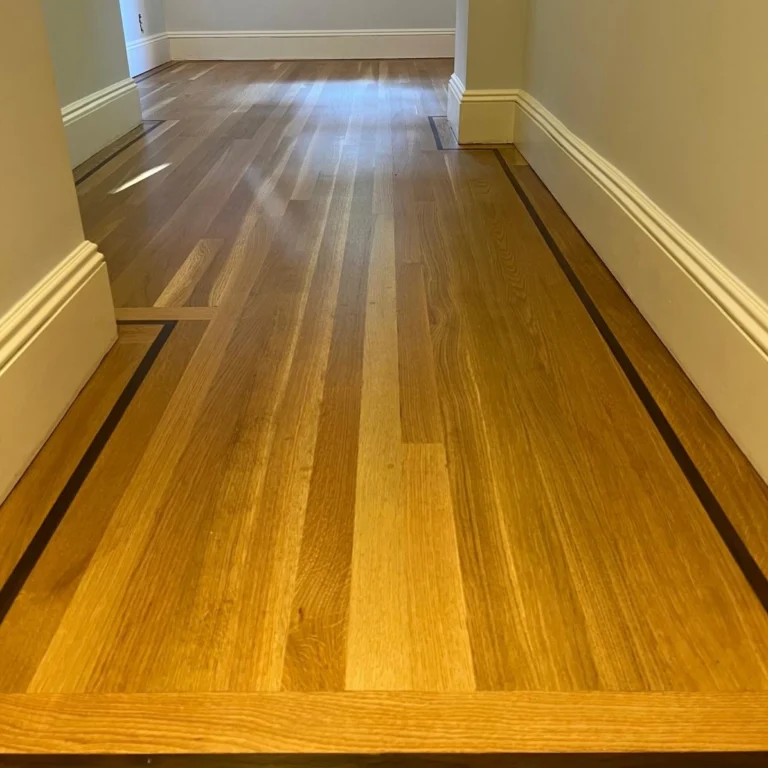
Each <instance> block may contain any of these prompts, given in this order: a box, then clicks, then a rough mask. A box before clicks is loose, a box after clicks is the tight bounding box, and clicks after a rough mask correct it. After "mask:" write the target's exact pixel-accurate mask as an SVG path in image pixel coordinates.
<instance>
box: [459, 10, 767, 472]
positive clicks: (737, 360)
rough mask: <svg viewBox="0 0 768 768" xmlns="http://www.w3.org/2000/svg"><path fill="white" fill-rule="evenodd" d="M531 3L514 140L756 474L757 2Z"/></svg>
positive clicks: (763, 403) (761, 399) (760, 332)
mask: <svg viewBox="0 0 768 768" xmlns="http://www.w3.org/2000/svg"><path fill="white" fill-rule="evenodd" d="M472 1H473V0H470V2H472ZM475 1H476V0H475ZM530 5H531V7H530V17H529V24H528V40H527V55H526V74H525V77H524V89H525V91H526V92H527V93H528V94H530V96H531V97H533V100H526V98H525V97H524V99H523V103H522V104H521V109H520V110H519V115H518V125H517V128H516V134H515V138H516V141H517V143H518V144H519V145H520V147H521V148H522V150H523V153H524V154H525V155H526V157H527V159H528V160H529V162H531V164H532V166H533V167H534V169H535V170H536V171H537V172H538V173H539V175H540V176H541V177H542V178H543V179H544V181H545V182H546V183H547V185H548V186H549V187H550V189H551V190H552V191H553V192H554V194H555V195H556V196H557V197H558V199H559V200H560V202H561V204H562V205H563V207H564V208H565V210H566V211H567V212H568V214H569V215H570V216H571V217H572V218H573V219H574V221H575V222H576V224H577V225H578V226H579V227H580V229H581V230H582V231H583V232H584V234H585V235H586V236H587V237H588V239H589V240H590V241H591V242H592V244H593V246H594V247H595V249H596V250H597V252H598V253H599V254H600V256H601V257H602V258H603V260H604V261H605V262H606V263H607V264H608V266H609V267H610V268H611V270H612V271H613V272H614V274H615V275H616V276H617V277H618V278H619V280H620V281H621V282H622V284H623V285H624V287H625V288H626V289H627V291H628V293H629V294H630V296H631V297H632V299H633V300H634V301H635V303H636V304H637V305H638V306H639V307H640V309H641V310H642V311H643V313H644V314H645V316H646V317H647V318H648V319H649V321H650V322H651V323H652V324H653V325H654V327H655V329H656V330H657V332H659V334H660V336H661V337H662V339H663V340H664V342H665V343H666V344H667V346H668V347H669V348H670V349H671V350H672V352H673V353H674V354H675V356H676V357H677V358H678V360H679V361H680V362H681V363H682V365H683V367H684V368H685V369H686V371H687V372H688V374H689V375H690V376H691V378H692V380H693V381H694V383H695V384H696V385H697V386H698V387H699V389H700V390H701V391H702V392H703V394H704V395H705V397H707V399H708V401H709V402H710V404H711V405H712V406H713V408H714V409H715V411H716V412H717V413H718V415H719V416H720V417H721V419H722V421H723V423H724V424H725V425H726V427H728V429H729V430H730V431H731V433H732V434H733V435H734V437H736V439H737V441H738V442H739V443H740V444H741V446H742V448H744V450H745V451H746V453H747V454H748V455H749V456H750V458H751V459H752V461H753V462H754V463H755V465H756V466H757V467H758V469H759V470H760V471H761V472H762V474H763V475H764V476H765V477H767V478H768V397H766V392H768V357H767V356H766V351H768V307H767V306H766V301H767V300H768V248H766V236H765V227H764V226H763V220H764V218H765V211H766V210H768V186H767V185H766V183H765V169H766V167H768V149H767V145H766V141H765V139H766V127H767V126H768V100H766V99H765V97H764V93H765V84H766V82H768V55H766V45H765V30H766V29H768V2H765V0H728V1H727V2H724V0H621V1H617V0H578V2H574V0H531V3H530Z"/></svg>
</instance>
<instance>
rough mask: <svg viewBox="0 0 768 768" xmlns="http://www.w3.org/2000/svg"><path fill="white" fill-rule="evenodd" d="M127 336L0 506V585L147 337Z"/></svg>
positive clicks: (126, 333)
mask: <svg viewBox="0 0 768 768" xmlns="http://www.w3.org/2000/svg"><path fill="white" fill-rule="evenodd" d="M158 332H159V328H156V327H155V328H151V329H150V330H149V333H150V334H154V335H155V336H156V335H157V333H158ZM144 335H145V329H142V336H144ZM132 337H133V333H132V331H131V329H126V328H119V329H118V340H117V343H116V344H115V345H114V347H113V348H112V349H111V350H110V352H109V353H108V354H107V356H106V357H105V358H104V360H103V361H102V363H101V365H100V366H99V368H98V369H97V370H96V372H95V373H94V375H93V377H92V378H91V379H90V381H89V382H88V383H87V384H86V385H85V387H84V389H83V391H82V392H81V393H80V395H79V396H78V398H77V399H76V400H75V402H74V403H73V404H72V406H71V407H70V409H69V410H68V411H67V413H66V414H65V416H64V418H63V419H62V421H61V423H60V424H59V426H58V427H57V428H56V430H55V431H54V432H53V434H52V435H51V437H50V438H49V439H48V441H47V442H46V444H45V445H44V446H43V448H42V449H41V451H40V453H38V455H37V456H36V457H35V459H34V461H33V462H32V464H31V465H30V466H29V468H28V469H27V471H26V472H25V473H24V475H23V476H22V477H21V479H20V480H19V482H18V483H17V484H16V486H15V487H14V489H13V490H12V491H11V494H10V495H9V496H8V498H7V499H6V500H5V502H4V503H3V504H2V505H0V584H4V583H5V581H6V579H7V578H8V576H9V575H10V574H11V572H12V571H13V569H14V567H15V565H16V563H17V562H18V560H19V558H20V557H21V555H22V553H23V552H24V550H25V549H26V547H27V545H28V544H29V542H30V540H31V539H32V537H33V536H34V534H35V532H36V531H37V529H38V528H39V527H40V524H41V523H42V521H43V519H44V518H45V516H46V514H47V513H48V510H49V509H50V508H51V506H52V505H53V503H54V502H55V500H56V498H57V497H58V496H59V494H60V493H61V491H62V489H63V488H64V486H65V485H66V483H67V481H68V480H69V478H70V476H71V475H72V473H73V472H74V470H75V467H76V466H77V464H78V462H79V461H80V459H81V458H82V456H83V454H84V453H85V451H86V450H87V448H88V446H89V445H90V444H91V441H92V440H93V438H94V436H95V435H96V433H97V432H98V430H99V428H100V427H101V425H102V424H103V423H104V419H105V418H106V417H107V414H108V413H109V411H110V410H111V409H112V406H113V405H114V404H115V402H116V401H117V398H118V397H119V396H120V393H121V392H122V391H123V389H124V388H125V385H126V384H127V383H128V380H129V379H130V378H131V376H132V375H133V372H134V371H135V370H136V366H137V365H138V364H139V362H140V361H141V359H142V357H143V356H144V353H145V352H146V350H147V348H148V347H149V344H151V341H152V340H151V339H146V338H144V339H143V343H141V344H133V343H129V341H130V339H131V338H132Z"/></svg>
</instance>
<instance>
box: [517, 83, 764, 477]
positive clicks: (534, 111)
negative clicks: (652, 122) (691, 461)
mask: <svg viewBox="0 0 768 768" xmlns="http://www.w3.org/2000/svg"><path fill="white" fill-rule="evenodd" d="M516 108H517V110H518V115H517V118H516V135H515V143H516V144H517V146H518V147H519V149H520V150H521V152H522V153H523V155H524V156H525V158H526V159H527V160H528V162H529V163H530V164H531V166H532V167H533V168H534V170H535V171H536V172H537V173H538V174H539V176H540V177H541V178H542V180H543V181H544V183H545V184H546V185H547V186H548V187H549V189H550V190H551V191H552V193H553V194H554V195H555V197H556V198H557V199H558V201H559V202H560V204H561V205H562V206H563V208H564V209H565V211H566V212H567V213H568V215H569V216H570V217H571V218H572V219H573V221H574V222H575V223H576V225H577V226H578V227H579V229H580V230H581V231H582V232H583V233H584V235H585V237H586V238H587V239H588V240H589V242H590V243H591V244H592V246H593V247H594V248H595V250H596V251H597V253H598V254H599V255H600V257H601V258H602V260H603V261H604V262H605V263H606V265H607V266H608V268H609V269H610V270H611V271H612V272H613V274H614V275H615V276H616V278H617V279H618V280H619V282H620V283H621V284H622V286H623V287H624V289H625V290H626V291H627V293H628V294H629V296H630V297H631V299H632V301H633V302H634V303H635V304H636V305H637V307H638V308H639V309H640V311H641V312H642V313H643V315H644V316H645V317H646V319H647V320H648V321H649V322H650V324H651V325H652V326H653V328H654V329H655V331H656V332H657V333H658V335H659V336H660V338H661V339H662V340H663V342H664V343H665V344H666V346H667V347H668V348H669V349H670V351H671V352H672V354H673V355H674V356H675V357H676V358H677V360H678V362H679V363H680V364H681V365H682V367H683V369H684V370H685V371H686V373H687V374H688V376H689V377H690V378H691V380H692V381H693V383H694V384H695V385H696V387H697V388H698V389H699V391H700V392H701V393H702V395H703V396H704V397H705V399H706V400H707V402H708V403H709V404H710V406H711V407H712V408H713V409H714V411H715V413H716V414H717V415H718V417H719V418H720V420H721V421H722V423H723V424H724V425H725V427H726V428H727V429H728V431H729V432H730V433H731V435H732V436H733V437H734V439H735V440H736V442H737V443H738V444H739V445H740V447H741V448H742V450H743V451H744V453H745V454H746V455H747V456H748V457H749V459H750V460H751V461H752V463H753V464H754V466H755V467H756V469H757V470H758V472H760V474H761V475H762V476H763V478H765V479H766V480H768V429H767V428H766V425H768V397H766V396H765V393H766V392H768V306H766V304H765V303H764V302H762V301H761V300H760V299H759V298H758V297H757V296H756V295H755V294H754V293H753V292H752V291H750V290H749V288H747V286H745V285H744V284H743V283H742V282H741V281H740V280H739V279H738V278H737V277H736V276H735V275H733V274H732V273H731V272H730V271H729V270H727V269H726V268H725V267H724V266H723V265H722V264H721V263H720V262H719V261H718V260H717V258H716V257H715V256H714V255H713V254H711V253H710V252H709V251H707V250H706V249H705V248H704V246H703V245H701V243H699V242H697V241H696V239H695V238H694V237H693V236H692V235H691V234H690V233H688V232H686V231H685V230H684V229H683V228H682V227H680V226H679V225H678V224H677V223H676V222H675V221H674V220H673V219H672V218H671V217H670V216H669V215H668V214H667V213H665V212H664V211H663V210H661V208H659V207H658V206H657V205H656V204H655V203H654V202H653V201H652V200H651V199H650V198H649V197H648V196H647V195H646V194H645V193H644V192H643V191H642V190H641V189H639V188H638V187H637V186H636V185H635V184H634V183H633V182H632V181H631V180H630V179H629V178H627V176H625V175H624V174H623V173H622V172H621V171H620V170H619V169H618V168H616V167H615V166H613V165H612V164H611V163H609V162H608V161H607V160H606V159H605V158H604V157H602V156H601V155H600V154H598V153H597V152H596V151H595V150H594V149H592V148H591V147H590V146H589V145H587V144H586V143H585V142H584V141H582V140H581V139H580V138H579V137H577V136H576V135H575V134H573V133H572V132H571V131H570V130H569V129H568V128H567V127H566V126H565V125H564V124H563V123H562V122H561V121H560V120H559V119H558V118H556V117H555V116H554V115H553V114H552V113H551V112H549V111H548V110H547V109H546V108H545V107H544V106H543V105H542V104H540V103H539V102H538V101H536V100H535V99H534V98H532V97H531V96H530V95H529V94H526V93H524V92H521V93H520V94H518V98H517V107H516Z"/></svg>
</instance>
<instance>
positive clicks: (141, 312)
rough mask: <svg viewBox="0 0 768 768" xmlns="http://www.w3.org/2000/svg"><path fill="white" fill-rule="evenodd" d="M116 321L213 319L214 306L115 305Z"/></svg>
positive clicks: (214, 315) (214, 313)
mask: <svg viewBox="0 0 768 768" xmlns="http://www.w3.org/2000/svg"><path fill="white" fill-rule="evenodd" d="M115 317H116V318H117V322H118V323H140V322H141V321H142V320H146V321H147V322H150V323H156V322H162V321H165V320H181V321H191V320H203V321H208V320H213V318H214V317H216V307H115Z"/></svg>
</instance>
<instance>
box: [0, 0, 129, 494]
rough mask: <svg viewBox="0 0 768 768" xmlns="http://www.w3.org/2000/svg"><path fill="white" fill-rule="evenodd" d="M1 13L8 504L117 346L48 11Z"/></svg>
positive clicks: (1, 305) (1, 367) (2, 367)
mask: <svg viewBox="0 0 768 768" xmlns="http://www.w3.org/2000/svg"><path fill="white" fill-rule="evenodd" d="M3 11H4V16H3V21H4V23H3V25H2V27H0V102H1V103H2V105H3V118H2V120H0V178H2V184H0V231H2V233H3V245H2V248H0V425H1V426H0V502H1V501H2V500H3V498H4V497H5V495H6V494H7V492H8V490H9V489H10V487H11V485H12V484H13V482H14V481H15V480H16V478H17V477H18V476H19V474H20V473H21V472H22V471H23V470H24V468H25V467H26V466H27V464H28V463H29V461H30V460H31V459H32V457H33V456H34V454H35V453H36V451H37V450H38V448H39V447H40V445H41V444H42V442H43V441H44V440H45V439H46V437H47V436H48V434H49V433H50V431H51V429H53V427H54V426H55V424H56V423H57V422H58V420H59V418H61V416H62V415H63V413H64V411H65V410H66V408H67V406H68V405H69V403H70V402H71V401H72V399H73V398H74V396H75V394H76V393H77V391H78V390H79V389H80V387H81V386H82V385H83V383H84V382H85V380H86V379H87V378H88V376H89V375H90V374H91V372H92V371H93V369H94V367H95V366H96V365H97V363H98V362H99V360H100V359H101V357H102V356H103V354H104V353H105V352H106V350H107V348H108V347H109V346H110V345H111V343H112V341H113V340H114V336H115V325H114V313H113V311H112V302H111V296H110V292H109V281H108V279H107V274H106V269H105V267H104V264H103V260H102V259H101V257H100V256H99V254H98V253H97V252H96V248H95V246H92V245H91V244H89V243H85V242H84V236H83V229H82V225H81V223H80V214H79V211H78V204H77V196H76V194H75V188H74V183H73V180H72V173H71V171H70V168H69V160H68V157H67V144H66V139H65V135H64V129H63V127H62V122H61V112H60V109H59V97H58V95H57V92H56V84H55V82H54V75H53V68H52V65H51V58H50V55H49V52H48V46H47V40H46V33H45V27H44V24H43V16H42V13H41V10H40V3H39V2H38V0H24V2H21V3H7V4H5V5H4V7H3ZM20 62H21V63H23V66H22V65H20Z"/></svg>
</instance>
